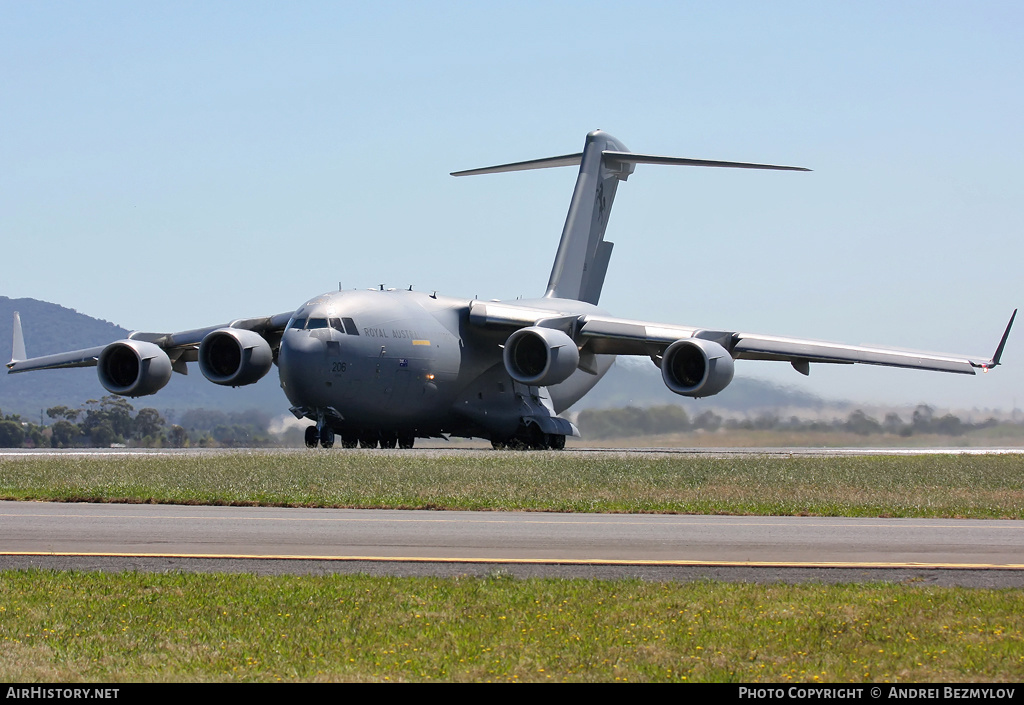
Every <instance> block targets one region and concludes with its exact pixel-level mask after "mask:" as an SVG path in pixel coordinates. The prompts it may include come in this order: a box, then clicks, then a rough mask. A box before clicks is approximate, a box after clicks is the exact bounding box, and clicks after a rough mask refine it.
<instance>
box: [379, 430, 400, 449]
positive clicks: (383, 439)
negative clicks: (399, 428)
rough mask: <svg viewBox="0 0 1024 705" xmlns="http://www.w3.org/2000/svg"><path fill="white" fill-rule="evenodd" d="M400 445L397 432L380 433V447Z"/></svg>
mask: <svg viewBox="0 0 1024 705" xmlns="http://www.w3.org/2000/svg"><path fill="white" fill-rule="evenodd" d="M396 445H398V434H397V433H381V434H380V447H381V448H394V447H395V446H396Z"/></svg>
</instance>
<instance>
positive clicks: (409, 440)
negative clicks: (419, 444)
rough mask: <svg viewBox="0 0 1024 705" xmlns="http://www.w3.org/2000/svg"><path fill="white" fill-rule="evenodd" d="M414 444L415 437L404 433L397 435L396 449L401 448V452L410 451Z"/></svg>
mask: <svg viewBox="0 0 1024 705" xmlns="http://www.w3.org/2000/svg"><path fill="white" fill-rule="evenodd" d="M415 443H416V436H414V435H412V434H411V433H409V434H405V433H400V434H398V447H399V448H401V449H402V450H410V449H412V447H413V445H415Z"/></svg>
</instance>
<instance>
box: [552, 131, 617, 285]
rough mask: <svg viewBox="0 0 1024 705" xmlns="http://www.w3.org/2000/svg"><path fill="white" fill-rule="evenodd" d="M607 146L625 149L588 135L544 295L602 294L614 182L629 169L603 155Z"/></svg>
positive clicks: (612, 141) (611, 139)
mask: <svg viewBox="0 0 1024 705" xmlns="http://www.w3.org/2000/svg"><path fill="white" fill-rule="evenodd" d="M606 151H611V152H628V151H629V150H627V149H626V147H625V145H623V144H622V143H621V142H619V141H618V140H617V139H615V138H614V137H612V136H611V135H609V134H607V133H605V132H601V131H600V130H595V131H594V132H591V133H590V134H588V135H587V144H586V146H585V147H584V148H583V158H582V160H581V162H580V173H579V176H578V177H576V188H575V189H574V190H573V192H572V201H571V202H570V203H569V213H568V215H566V217H565V226H564V227H563V228H562V239H561V241H559V243H558V252H557V253H556V254H555V263H554V265H552V267H551V277H550V278H549V279H548V289H547V291H546V292H545V294H544V296H546V297H548V298H558V299H578V300H580V301H586V302H588V303H592V304H596V303H597V302H598V300H599V299H600V298H601V289H602V288H603V287H604V277H605V274H606V273H607V272H608V262H609V260H610V259H611V256H612V243H610V242H605V240H604V231H605V229H606V228H607V227H608V216H609V215H610V214H611V211H612V201H614V200H615V190H616V188H618V185H619V181H625V180H626V178H628V177H629V175H630V174H632V173H633V164H631V163H629V162H624V161H612V160H608V159H605V158H604V152H606Z"/></svg>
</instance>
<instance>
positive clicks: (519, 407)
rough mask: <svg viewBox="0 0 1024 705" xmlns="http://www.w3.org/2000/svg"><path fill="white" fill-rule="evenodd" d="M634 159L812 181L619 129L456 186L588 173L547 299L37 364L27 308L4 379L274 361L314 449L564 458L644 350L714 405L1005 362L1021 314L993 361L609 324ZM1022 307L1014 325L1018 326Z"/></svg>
mask: <svg viewBox="0 0 1024 705" xmlns="http://www.w3.org/2000/svg"><path fill="white" fill-rule="evenodd" d="M637 164H678V165H686V166H711V167H738V168H743V169H778V170H788V171H808V170H807V169H802V168H800V167H789V166H773V165H768V164H746V163H739V162H720V161H706V160H701V159H683V158H676V157H662V156H654V155H647V154H635V153H633V152H630V151H629V150H627V149H626V147H625V145H623V144H622V143H621V142H619V141H618V140H617V139H615V138H614V137H612V136H611V135H609V134H607V133H605V132H601V131H599V130H598V131H594V132H591V133H590V134H589V135H587V139H586V144H585V146H584V148H583V151H582V152H580V153H578V154H567V155H564V156H560V157H551V158H547V159H536V160H532V161H526V162H517V163H513V164H503V165H500V166H493V167H487V168H483V169H472V170H469V171H459V172H454V173H453V174H452V175H453V176H469V175H474V174H492V173H497V172H504V171H519V170H524V169H542V168H547V167H557V166H579V176H578V177H577V180H576V187H575V189H574V190H573V194H572V201H571V203H570V205H569V214H568V216H567V217H566V220H565V227H564V228H563V230H562V239H561V241H560V242H559V245H558V251H557V252H556V254H555V261H554V265H553V266H552V268H551V276H550V279H549V280H548V287H547V291H546V292H545V293H544V296H543V297H541V298H538V299H532V300H516V301H496V302H484V301H478V300H469V299H458V298H449V297H444V296H438V295H437V294H436V293H435V294H426V293H420V292H415V291H412V287H410V288H409V290H398V291H396V290H393V289H386V290H385V289H384V287H383V286H382V287H380V289H379V290H378V289H372V290H369V291H332V292H330V293H326V294H321V295H320V296H316V297H314V298H312V299H309V300H308V301H306V303H304V304H302V305H301V306H300V307H299V308H298V309H297V310H295V311H289V312H286V313H279V314H277V315H276V316H268V317H260V318H242V319H239V320H236V321H232V322H230V323H226V324H222V325H216V326H210V327H208V328H200V329H197V330H189V331H183V332H179V333H140V332H136V333H132V334H131V335H130V336H129V337H128V338H127V339H125V340H117V341H114V342H112V343H109V344H108V345H102V346H99V347H95V348H88V349H86V350H76V351H73V352H66V353H60V354H56V355H46V356H43V357H36V358H28V357H27V355H26V354H25V341H24V337H23V335H22V330H21V322H20V319H19V318H18V314H17V313H15V314H14V318H15V321H14V324H15V325H14V350H13V355H12V358H13V359H12V360H11V362H10V363H8V365H7V367H8V370H9V373H14V372H27V371H30V370H43V369H55V368H62V367H93V366H95V367H96V368H97V372H98V374H99V378H100V383H101V384H102V385H103V386H104V387H105V388H106V389H107V391H109V392H112V393H114V394H120V395H124V396H130V397H139V396H145V395H148V394H154V393H156V392H157V391H159V390H160V389H161V388H163V386H164V385H166V384H167V382H168V381H169V380H170V378H171V372H172V371H173V372H179V373H181V374H187V372H188V368H187V365H186V363H188V362H196V361H198V363H199V369H200V370H201V371H202V373H203V375H205V376H206V378H207V379H209V380H210V381H211V382H213V383H214V384H221V385H230V386H232V387H238V386H241V385H246V384H253V383H254V382H256V381H257V380H259V379H261V378H262V377H263V376H264V375H266V374H267V373H268V372H269V371H270V368H271V366H272V365H274V364H277V367H278V374H279V376H280V380H281V387H282V389H283V390H284V392H285V394H286V395H287V397H288V399H289V401H290V402H291V403H292V404H293V406H292V408H291V411H292V413H293V414H295V416H296V418H299V419H303V418H305V419H309V420H310V421H313V422H314V424H315V425H311V426H309V427H308V428H307V429H306V445H307V446H309V447H311V448H312V447H315V446H317V445H318V444H319V445H320V446H323V447H324V448H330V447H331V446H332V445H334V442H335V437H336V435H340V436H341V443H342V445H343V446H344V447H346V448H352V447H355V446H357V445H359V446H362V447H369V448H374V447H376V446H377V445H378V444H379V445H380V446H381V447H383V448H394V447H395V446H396V445H398V446H399V447H401V448H411V447H412V446H413V442H414V440H415V439H416V438H417V437H419V438H428V437H445V436H448V435H453V436H466V437H479V438H485V439H489V440H490V441H491V443H492V444H493V446H494V447H495V448H531V449H545V448H553V449H560V448H563V447H564V446H565V438H566V436H578V435H579V432H578V430H577V429H576V427H575V426H574V425H573V424H572V423H570V422H569V421H567V420H566V419H563V418H561V417H559V416H558V414H560V413H562V412H563V411H564V410H566V409H568V408H569V407H570V406H572V405H573V404H574V403H576V402H577V401H579V399H581V398H582V397H583V395H585V394H586V393H587V392H589V391H590V390H591V389H592V388H593V387H594V385H596V384H597V383H598V381H599V380H600V379H601V377H602V376H603V375H604V374H605V373H606V372H607V371H608V369H609V368H610V367H611V365H612V362H613V361H614V360H615V356H616V355H646V356H648V357H650V358H651V360H652V361H653V362H654V364H655V365H657V366H658V367H659V368H661V375H662V379H663V380H664V382H665V385H666V386H667V387H668V388H669V389H670V390H672V391H673V392H675V393H676V394H681V395H683V396H688V397H707V396H711V395H712V394H717V393H718V392H720V391H722V390H723V389H725V387H726V386H727V385H728V384H729V382H730V381H732V378H733V360H736V359H747V360H780V361H784V362H788V363H790V364H791V365H792V366H793V367H794V368H795V369H796V370H797V371H798V372H800V373H802V374H805V375H806V374H808V373H809V371H810V364H811V363H812V362H813V363H818V362H822V363H839V364H852V363H857V362H860V363H867V364H871V365H887V366H891V367H910V368H917V369H924V370H936V371H941V372H958V373H962V374H974V370H975V369H976V368H981V369H983V370H988V369H990V368H993V367H995V366H996V365H998V364H999V358H1000V356H1001V355H1002V352H1003V347H1004V345H1005V344H1006V338H1007V336H1008V335H1009V333H1010V327H1011V326H1012V325H1013V316H1011V318H1010V323H1009V324H1008V325H1007V326H1006V331H1005V332H1004V333H1003V336H1002V338H1001V339H1000V341H999V345H998V347H997V348H996V351H995V354H994V355H993V356H992V358H991V359H987V360H983V359H975V358H971V357H967V356H963V355H951V354H936V353H923V352H907V351H901V350H893V349H887V348H879V347H864V346H853V345H841V344H837V343H826V342H819V341H814V340H801V339H797V338H784V337H778V336H770V335H752V334H749V333H738V332H734V331H723V330H709V329H704V328H694V327H689V326H677V325H668V324H661V323H651V322H647V321H635V320H628V319H624V318H614V317H611V316H609V315H607V314H606V313H605V312H604V311H602V310H601V309H599V308H598V306H597V303H598V300H599V299H600V297H601V289H602V287H603V285H604V279H605V273H606V272H607V269H608V262H609V259H610V258H611V252H612V243H611V242H606V241H605V240H604V234H605V228H606V226H607V224H608V215H609V213H610V212H611V209H612V201H613V199H614V198H615V190H616V188H617V186H618V184H619V182H620V181H625V180H626V179H627V178H628V177H629V175H630V174H632V173H633V170H634V168H635V167H636V165H637ZM1016 313H1017V312H1016V311H1014V316H1016Z"/></svg>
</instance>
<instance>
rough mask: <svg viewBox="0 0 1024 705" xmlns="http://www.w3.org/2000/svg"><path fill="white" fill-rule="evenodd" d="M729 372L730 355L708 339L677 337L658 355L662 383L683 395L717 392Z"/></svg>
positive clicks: (701, 394)
mask: <svg viewBox="0 0 1024 705" xmlns="http://www.w3.org/2000/svg"><path fill="white" fill-rule="evenodd" d="M732 375H733V360H732V355H730V354H729V351H728V350H726V349H725V348H723V347H722V346H721V345H719V344H718V343H715V342H712V341H710V340H703V339H701V338H685V339H683V340H677V341H676V342H674V343H672V344H671V345H669V346H668V348H666V350H665V353H664V354H663V355H662V357H661V378H662V379H663V380H664V381H665V386H666V387H668V388H669V389H671V390H672V391H673V392H675V393H676V394H682V395H683V396H685V397H710V396H711V395H712V394H718V393H719V392H720V391H722V390H723V389H725V388H726V387H727V386H728V385H729V382H731V381H732Z"/></svg>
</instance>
